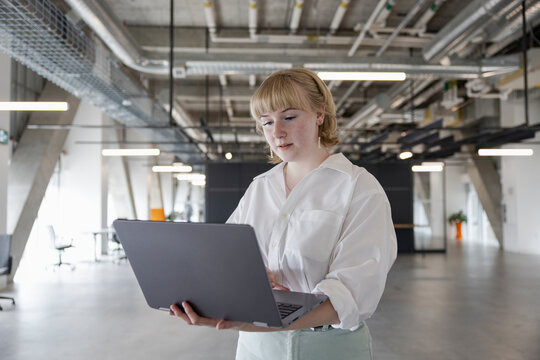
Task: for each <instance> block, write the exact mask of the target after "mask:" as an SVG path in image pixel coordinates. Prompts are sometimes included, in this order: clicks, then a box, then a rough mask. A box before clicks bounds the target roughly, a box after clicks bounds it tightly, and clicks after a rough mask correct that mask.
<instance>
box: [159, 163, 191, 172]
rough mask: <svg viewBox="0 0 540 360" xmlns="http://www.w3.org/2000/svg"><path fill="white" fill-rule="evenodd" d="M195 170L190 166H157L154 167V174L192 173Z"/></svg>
mask: <svg viewBox="0 0 540 360" xmlns="http://www.w3.org/2000/svg"><path fill="white" fill-rule="evenodd" d="M192 170H193V168H192V167H191V166H189V165H172V166H166V165H156V166H152V171H153V172H170V173H172V172H180V173H190V172H191V171H192Z"/></svg>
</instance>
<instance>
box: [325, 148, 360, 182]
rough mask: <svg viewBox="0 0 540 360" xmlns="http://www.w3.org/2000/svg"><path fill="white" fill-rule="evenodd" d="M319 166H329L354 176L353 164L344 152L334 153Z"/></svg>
mask: <svg viewBox="0 0 540 360" xmlns="http://www.w3.org/2000/svg"><path fill="white" fill-rule="evenodd" d="M319 168H328V169H333V170H337V171H340V172H342V173H344V174H346V175H349V176H350V177H352V176H353V164H352V163H351V162H350V161H349V159H347V158H346V157H345V155H343V154H342V153H337V154H332V155H330V156H329V157H328V158H327V159H326V160H324V161H323V162H322V164H321V165H319Z"/></svg>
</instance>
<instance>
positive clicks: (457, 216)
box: [448, 210, 467, 240]
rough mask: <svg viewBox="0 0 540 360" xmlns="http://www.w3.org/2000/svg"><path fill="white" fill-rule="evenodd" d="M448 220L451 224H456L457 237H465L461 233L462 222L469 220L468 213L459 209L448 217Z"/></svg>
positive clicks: (459, 238)
mask: <svg viewBox="0 0 540 360" xmlns="http://www.w3.org/2000/svg"><path fill="white" fill-rule="evenodd" d="M448 222H449V223H450V224H456V239H458V240H461V239H463V235H462V233H461V224H462V223H464V222H465V223H466V222H467V215H465V213H463V211H462V210H459V211H458V212H456V213H453V214H451V215H450V217H448Z"/></svg>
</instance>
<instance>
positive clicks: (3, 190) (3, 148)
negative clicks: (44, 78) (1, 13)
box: [0, 52, 11, 234]
mask: <svg viewBox="0 0 540 360" xmlns="http://www.w3.org/2000/svg"><path fill="white" fill-rule="evenodd" d="M0 79H3V80H2V81H0V101H10V100H11V58H10V57H9V56H7V55H6V54H4V53H3V52H0ZM10 125H11V124H10V112H9V111H0V130H3V131H6V132H7V134H8V137H10V136H11V129H10ZM10 157H11V142H10V141H8V142H7V143H3V142H0V234H5V233H7V194H8V168H9V161H10Z"/></svg>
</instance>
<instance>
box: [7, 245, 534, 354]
mask: <svg viewBox="0 0 540 360" xmlns="http://www.w3.org/2000/svg"><path fill="white" fill-rule="evenodd" d="M4 293H11V294H13V295H14V296H15V297H16V300H17V305H16V307H11V306H10V305H8V303H7V302H5V301H2V302H1V304H2V306H4V304H5V306H4V308H5V310H4V311H3V312H1V313H0V359H2V360H15V359H16V360H27V359H133V360H135V359H233V358H234V349H235V343H236V338H237V334H236V333H235V332H232V331H222V332H218V331H215V330H213V329H204V328H196V327H188V326H185V325H184V324H183V323H182V322H181V321H179V320H177V319H174V318H171V317H169V316H168V315H167V314H166V313H161V312H158V311H153V310H150V309H148V308H147V307H146V305H145V303H144V299H143V298H142V294H141V293H140V292H139V290H138V287H137V284H136V281H135V279H134V277H133V275H132V273H131V270H130V268H129V266H128V265H127V264H126V263H123V264H114V263H111V262H100V263H95V264H94V263H86V264H78V266H77V269H76V270H75V271H73V272H70V271H67V270H63V271H58V272H52V271H43V272H41V273H40V274H38V275H36V276H35V277H34V278H33V279H31V280H28V279H26V280H25V281H24V282H20V283H17V284H15V286H14V287H12V288H9V289H8V290H7V291H4ZM368 324H369V327H370V329H371V332H372V335H373V341H374V346H375V350H376V354H375V358H376V359H384V360H386V359H411V360H412V359H492V360H497V359H501V360H503V359H504V360H512V359H531V360H538V359H540V256H533V255H520V254H512V253H503V252H499V251H497V250H496V249H494V248H482V247H478V246H468V247H465V248H458V247H450V249H449V251H448V253H447V254H429V255H425V256H423V255H400V256H399V257H398V260H397V261H396V264H395V266H394V268H393V269H392V271H391V273H390V276H389V281H388V285H387V289H386V292H385V294H384V297H383V300H382V302H381V304H380V307H379V309H378V312H377V313H376V314H375V315H374V316H373V318H372V319H370V320H369V321H368Z"/></svg>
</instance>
